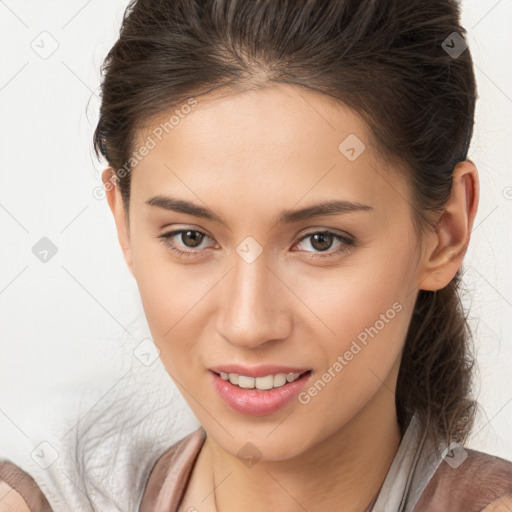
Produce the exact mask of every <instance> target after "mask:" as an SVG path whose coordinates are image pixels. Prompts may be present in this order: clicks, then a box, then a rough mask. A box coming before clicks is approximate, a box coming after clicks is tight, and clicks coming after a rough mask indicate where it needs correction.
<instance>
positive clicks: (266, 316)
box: [125, 85, 420, 460]
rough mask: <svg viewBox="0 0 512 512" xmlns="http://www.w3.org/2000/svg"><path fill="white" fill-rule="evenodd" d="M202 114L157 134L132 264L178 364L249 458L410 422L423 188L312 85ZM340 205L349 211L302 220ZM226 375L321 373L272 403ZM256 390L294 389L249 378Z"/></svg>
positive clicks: (133, 216)
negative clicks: (417, 204) (401, 383)
mask: <svg viewBox="0 0 512 512" xmlns="http://www.w3.org/2000/svg"><path fill="white" fill-rule="evenodd" d="M189 105H190V108H188V107H184V108H182V109H177V110H178V112H177V113H175V112H170V113H169V115H166V116H163V117H162V118H161V120H158V122H155V123H154V124H153V125H152V126H151V128H149V129H147V130H146V131H144V132H140V133H139V137H138V138H139V140H138V143H137V145H136V149H140V148H142V147H143V146H145V147H146V150H141V151H139V157H140V161H139V162H138V163H137V165H136V166H134V167H133V169H132V178H131V179H132V182H131V183H132V188H131V197H130V210H129V228H127V229H129V247H128V248H127V251H126V253H125V254H126V255H127V258H128V262H129V265H130V267H131V270H132V272H133V274H134V276H135V278H136V281H137V284H138V287H139V289H140V294H141V298H142V303H143V306H144V310H145V314H146V317H147V320H148V323H149V327H150V329H151V333H152V336H153V339H154V342H155V344H156V345H157V346H158V348H159V350H160V357H161V360H162V362H163V364H164V366H165V368H166V369H167V371H168V373H169V374H170V376H171V377H172V378H173V380H174V381H175V382H176V384H177V385H178V388H179V389H180V390H181V392H182V393H183V396H184V398H185V399H186V400H187V402H188V404H189V406H190V407H191V409H192V411H193V412H194V414H195V415H196V417H197V418H198V420H199V421H200V423H201V424H202V426H203V427H204V428H205V430H206V432H207V434H208V436H209V437H210V438H212V439H214V440H215V442H216V443H218V445H220V446H222V447H223V448H224V449H225V450H226V451H228V452H230V453H232V454H237V453H238V452H239V450H240V449H241V448H242V447H243V446H244V445H246V443H247V442H248V441H250V442H251V443H252V445H254V446H256V447H257V449H258V450H259V453H261V454H262V457H263V458H264V459H267V460H284V459H288V458H291V457H294V456H297V455H299V454H300V453H302V452H304V451H305V450H307V449H308V448H311V447H313V446H314V445H316V444H318V443H320V442H321V441H323V440H325V439H326V438H327V437H329V436H331V435H333V434H336V433H339V432H344V433H345V434H346V439H347V440H350V438H351V436H352V438H355V437H354V436H356V435H359V434H360V433H361V430H360V429H361V428H363V427H362V425H368V424H370V423H373V427H372V428H374V427H375V424H378V422H379V421H380V420H381V418H382V417H383V414H388V417H389V415H394V414H395V409H394V408H395V397H394V389H395V382H396V377H397V372H398V367H399V362H400V355H401V351H402V348H403V344H404V340H405V336H406V331H407V327H408V325H409V321H410V318H411V314H412V310H413V305H414V300H415V298H416V292H417V290H418V288H419V284H420V274H419V270H418V266H417V261H418V258H419V252H418V251H419V249H418V240H417V238H416V235H415V232H414V228H413V222H412V218H411V206H410V200H409V198H410V195H411V193H410V190H409V188H408V186H407V184H406V182H405V181H404V180H403V179H402V178H401V177H400V176H399V175H398V174H397V173H395V172H393V170H392V169H390V168H389V167H387V165H389V164H385V162H384V160H383V158H382V157H381V156H379V154H378V153H377V152H376V150H375V148H374V147H372V145H371V141H370V139H369V133H368V131H367V127H366V125H365V124H364V123H363V122H362V121H361V120H360V118H359V117H357V116H356V115H355V114H354V113H353V112H352V111H351V110H349V109H348V108H346V107H344V106H342V105H341V104H340V103H337V102H335V101H334V100H333V99H331V98H329V97H328V96H325V95H322V94H319V93H317V92H314V91H312V90H308V89H304V88H299V87H291V86H287V85H286V86H285V85H278V86H272V87H266V88H263V89H259V90H251V91H247V92H243V93H233V94H231V95H226V96H220V95H215V96H214V95H210V96H208V97H206V96H205V97H199V98H196V99H195V101H194V102H190V103H189ZM172 115H175V117H174V118H173V120H171V121H170V122H169V120H170V119H171V116H172ZM160 122H161V123H162V124H160ZM166 122H167V123H168V124H167V125H165V123H166ZM148 137H149V138H148ZM156 196H159V197H160V198H161V199H162V198H164V197H169V198H170V197H172V199H173V200H174V201H181V202H182V203H181V204H182V205H183V204H184V203H185V202H186V203H187V204H188V203H190V205H192V204H193V205H194V208H196V210H197V212H196V213H198V212H199V213H202V214H201V215H197V214H196V215H194V214H193V212H190V213H185V212H184V211H183V208H182V209H181V211H174V210H172V209H167V208H165V207H164V206H165V201H163V200H161V201H160V203H158V201H157V200H153V201H151V199H152V198H155V197H156ZM331 201H340V202H342V203H340V204H338V206H336V207H332V208H331V211H330V213H329V212H324V213H323V214H322V215H314V211H310V212H306V214H304V215H299V214H298V213H296V214H294V212H298V211H299V210H303V209H306V210H307V209H309V208H313V207H315V206H317V205H321V204H326V203H328V202H331ZM150 202H151V203H153V204H148V203H150ZM345 202H346V203H345ZM167 205H168V206H169V207H170V206H172V204H171V201H168V204H167ZM177 210H180V208H177ZM313 210H314V208H313ZM205 212H209V214H210V217H209V218H208V217H207V216H206V215H205ZM178 230H184V232H183V233H182V234H181V235H180V234H179V233H178V234H174V235H173V236H169V237H168V238H167V239H166V238H163V235H165V234H167V233H170V232H173V231H178ZM326 231H327V232H329V233H324V234H322V232H326ZM203 234H204V235H203ZM338 236H339V238H338ZM172 247H175V248H176V249H177V250H182V251H184V254H179V253H178V252H175V251H174V250H173V249H172ZM229 365H239V366H241V367H244V368H242V369H239V370H238V371H235V370H236V368H229V367H228V366H229ZM263 365H275V366H279V367H284V368H270V369H269V368H262V366H263ZM212 369H215V372H217V373H220V371H222V369H224V370H226V373H229V372H230V371H231V373H239V374H242V375H245V374H247V375H246V377H251V376H253V377H254V376H255V375H259V376H265V375H267V376H268V375H269V374H270V375H275V374H279V373H285V374H286V373H289V370H291V369H296V370H298V372H296V373H299V372H301V371H303V370H310V372H309V373H308V374H306V375H305V376H304V377H302V378H301V379H299V380H297V381H296V382H295V383H291V384H286V385H285V386H282V387H276V389H275V390H273V391H259V390H254V389H252V390H250V389H243V388H242V387H239V386H235V385H234V384H231V383H229V382H227V381H226V380H224V379H223V378H222V377H219V376H217V375H216V374H214V373H213V372H212ZM258 370H261V371H260V372H259V373H258ZM224 377H226V376H225V375H224ZM233 378H234V380H235V382H236V376H233ZM253 382H254V383H257V382H259V383H260V386H263V387H265V386H268V385H269V383H270V385H272V384H276V385H278V384H280V383H282V377H279V376H278V377H275V376H272V377H270V378H269V377H267V378H266V379H260V380H259V381H256V380H253V381H251V379H250V378H249V379H247V378H243V379H239V384H242V385H243V386H250V385H251V384H252V383H253ZM315 383H316V384H315ZM222 389H223V390H224V391H222ZM258 394H259V395H258ZM251 449H253V448H251Z"/></svg>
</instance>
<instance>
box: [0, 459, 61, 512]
mask: <svg viewBox="0 0 512 512" xmlns="http://www.w3.org/2000/svg"><path fill="white" fill-rule="evenodd" d="M13 511H15V512H52V509H51V507H50V504H49V503H48V500H47V499H46V497H45V495H44V494H43V492H42V491H41V489H40V487H39V486H38V485H37V483H36V481H35V480H34V479H33V478H32V476H30V475H29V474H28V473H27V472H26V471H24V470H23V469H21V468H20V467H19V466H17V465H16V464H14V463H13V462H11V461H10V460H7V459H0V512H13Z"/></svg>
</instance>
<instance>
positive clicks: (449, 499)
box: [0, 416, 512, 512]
mask: <svg viewBox="0 0 512 512" xmlns="http://www.w3.org/2000/svg"><path fill="white" fill-rule="evenodd" d="M205 439H206V433H205V431H204V429H203V428H202V427H200V428H198V429H197V430H195V431H194V432H192V433H190V434H189V435H187V436H185V437H184V438H182V439H181V440H180V441H178V442H177V443H175V444H174V445H172V446H171V447H170V448H168V449H167V450H165V451H164V452H163V453H162V455H161V456H160V457H159V458H158V460H157V461H156V463H155V464H154V465H153V467H152V468H150V471H149V478H148V480H147V483H146V487H145V489H144V493H143V496H142V500H141V503H140V506H139V509H138V512H176V510H177V509H178V505H179V503H180V501H181V499H182V498H183V496H184V493H185V489H186V486H187V484H188V481H189V478H190V475H191V473H192V468H193V466H194V463H195V461H196V459H197V457H198V455H199V452H200V451H201V447H202V446H203V442H204V440H205ZM450 448H451V449H450V450H447V448H446V447H445V449H444V450H443V451H442V452H440V454H439V455H436V453H435V450H433V449H432V446H430V445H429V444H428V442H427V441H426V440H425V437H424V435H423V434H422V430H421V428H420V423H419V421H418V419H417V418H416V416H414V417H413V418H412V420H411V423H410V425H409V427H408V428H407V430H406V432H405V434H404V437H403V438H402V440H401V443H400V446H399V448H398V451H397V453H396V455H395V457H394V459H393V462H392V464H391V466H390V469H389V471H388V473H387V475H386V478H385V480H384V483H383V484H382V487H381V490H380V492H379V494H378V496H377V499H376V501H375V502H374V503H373V504H372V506H371V511H372V512H395V511H396V512H413V511H415V512H440V511H443V512H444V511H447V510H449V511H450V512H458V511H460V512H482V511H483V510H486V511H487V510H488V511H491V510H495V511H496V512H498V511H500V512H501V511H511V510H512V462H509V461H507V460H505V459H502V458H500V457H495V456H493V455H489V454H487V453H483V452H479V451H476V450H471V449H465V448H462V447H461V446H460V445H456V446H452V445H450ZM443 455H444V458H443ZM2 480H4V481H5V482H6V483H7V484H8V485H10V486H11V487H12V488H13V489H15V490H16V491H17V492H18V493H19V494H20V495H21V496H22V497H23V499H24V500H25V502H26V503H27V505H28V507H29V508H30V510H31V511H32V512H52V507H51V506H50V504H49V502H48V500H47V499H46V497H45V496H44V494H43V492H42V491H41V489H40V488H39V486H38V485H37V483H36V482H35V481H34V479H33V478H32V477H31V476H30V475H29V474H28V473H26V472H25V471H23V470H22V469H21V468H19V467H18V466H17V465H15V464H14V463H12V462H11V461H9V460H6V459H1V458H0V482H1V481H2ZM1 498H2V496H0V500H1ZM498 503H499V504H502V505H500V507H499V508H498V507H496V505H498Z"/></svg>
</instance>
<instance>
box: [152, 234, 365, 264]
mask: <svg viewBox="0 0 512 512" xmlns="http://www.w3.org/2000/svg"><path fill="white" fill-rule="evenodd" d="M188 231H192V232H194V233H200V234H201V235H204V236H206V237H208V235H207V234H206V233H203V232H202V231H199V230H197V229H179V230H175V231H170V232H168V233H164V234H163V235H160V236H159V237H158V238H160V239H161V241H162V243H164V244H165V246H166V247H167V248H169V249H171V250H172V251H174V252H175V253H177V254H178V255H179V256H182V257H186V258H190V257H194V256H195V255H196V254H198V253H199V252H200V251H192V250H191V251H186V250H183V249H178V247H177V246H176V245H174V244H173V243H172V242H170V239H171V238H172V237H174V236H176V235H179V234H181V233H186V232H188ZM317 234H323V235H332V236H333V237H334V238H335V239H336V240H338V241H339V242H341V243H342V245H341V246H340V248H339V249H337V250H335V251H333V252H329V253H323V252H316V253H311V252H310V251H305V252H306V254H307V256H306V257H307V258H332V257H335V256H338V255H339V254H342V253H345V252H348V251H349V250H350V249H351V248H353V247H354V246H355V245H356V242H355V241H354V240H352V239H351V238H349V237H346V236H343V235H340V234H339V233H335V232H333V231H329V230H323V231H312V232H310V233H307V234H305V235H304V236H302V237H301V238H299V240H298V241H297V242H296V244H299V243H300V242H302V241H303V240H305V239H306V238H309V237H312V236H313V235H317ZM208 238H209V237H208ZM296 244H294V245H296Z"/></svg>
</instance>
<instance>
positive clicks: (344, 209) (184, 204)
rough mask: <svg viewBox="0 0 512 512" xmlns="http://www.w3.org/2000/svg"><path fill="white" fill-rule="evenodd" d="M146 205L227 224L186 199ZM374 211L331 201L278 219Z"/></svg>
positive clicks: (288, 221)
mask: <svg viewBox="0 0 512 512" xmlns="http://www.w3.org/2000/svg"><path fill="white" fill-rule="evenodd" d="M146 204H147V205H149V206H154V207H158V208H163V209H164V210H171V211H174V212H178V213H186V214H188V215H193V216H194V217H200V218H203V219H207V220H211V221H213V222H218V223H220V224H223V225H224V226H226V223H225V222H224V220H223V219H222V217H220V216H219V215H217V214H216V213H215V212H213V211H212V210H210V209H209V208H206V207H204V206H200V205H197V204H194V203H192V202H190V201H186V200H184V199H178V198H176V197H171V196H163V195H157V196H154V197H152V198H151V199H148V200H147V201H146ZM370 210H373V208H372V207H371V206H368V205H365V204H361V203H357V202H351V201H342V200H331V201H322V202H320V203H318V204H313V205H311V206H306V207H304V208H300V209H295V210H283V211H282V212H281V213H280V215H279V216H278V218H277V224H292V223H294V222H299V221H301V220H306V219H310V218H311V217H320V216H324V215H338V214H343V213H350V212H357V211H370Z"/></svg>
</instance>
